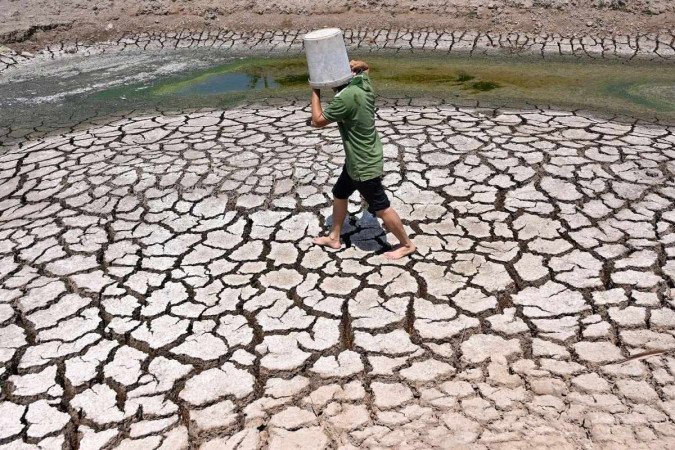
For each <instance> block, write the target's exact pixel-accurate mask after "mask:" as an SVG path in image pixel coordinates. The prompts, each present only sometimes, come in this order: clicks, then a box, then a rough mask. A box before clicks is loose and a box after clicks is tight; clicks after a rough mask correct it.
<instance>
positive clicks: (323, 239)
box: [312, 236, 342, 250]
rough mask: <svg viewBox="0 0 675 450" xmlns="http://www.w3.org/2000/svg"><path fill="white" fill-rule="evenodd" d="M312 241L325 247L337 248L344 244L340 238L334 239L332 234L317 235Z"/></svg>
mask: <svg viewBox="0 0 675 450" xmlns="http://www.w3.org/2000/svg"><path fill="white" fill-rule="evenodd" d="M312 242H314V243H315V244H316V245H321V246H323V247H330V248H334V249H336V250H337V249H338V248H340V246H341V245H342V244H341V243H340V239H333V238H332V237H330V236H319V237H315V238H314V240H313V241H312Z"/></svg>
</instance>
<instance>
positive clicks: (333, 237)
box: [314, 168, 355, 249]
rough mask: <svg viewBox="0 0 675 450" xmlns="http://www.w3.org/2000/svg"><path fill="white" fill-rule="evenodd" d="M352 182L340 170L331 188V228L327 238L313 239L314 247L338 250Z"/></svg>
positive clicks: (344, 172) (345, 171) (343, 171)
mask: <svg viewBox="0 0 675 450" xmlns="http://www.w3.org/2000/svg"><path fill="white" fill-rule="evenodd" d="M354 190H355V187H354V182H353V181H352V179H351V178H349V175H348V174H347V170H345V169H344V168H343V169H342V173H341V174H340V176H339V177H338V180H337V182H336V183H335V186H334V187H333V227H332V228H331V230H330V233H329V234H328V236H320V237H316V238H314V243H315V244H316V245H323V246H326V247H330V248H335V249H337V248H340V245H342V243H341V242H340V235H341V234H342V224H343V223H344V222H345V219H346V218H347V212H348V211H347V207H348V205H349V196H350V195H352V194H353V193H354Z"/></svg>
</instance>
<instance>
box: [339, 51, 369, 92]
mask: <svg viewBox="0 0 675 450" xmlns="http://www.w3.org/2000/svg"><path fill="white" fill-rule="evenodd" d="M349 68H350V69H351V70H352V75H354V76H356V75H360V74H362V73H368V70H370V67H369V66H368V63H367V62H365V61H357V60H354V59H352V60H351V61H349ZM347 86H349V83H346V84H343V85H342V86H338V87H335V88H333V91H334V92H336V93H337V92H340V91H341V90H343V89H344V88H346V87H347Z"/></svg>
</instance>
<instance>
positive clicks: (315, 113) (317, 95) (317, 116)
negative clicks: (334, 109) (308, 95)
mask: <svg viewBox="0 0 675 450" xmlns="http://www.w3.org/2000/svg"><path fill="white" fill-rule="evenodd" d="M329 123H330V121H328V120H326V118H325V117H324V116H323V109H322V108H321V91H320V90H319V89H312V126H313V127H316V128H323V127H325V126H326V125H328V124H329Z"/></svg>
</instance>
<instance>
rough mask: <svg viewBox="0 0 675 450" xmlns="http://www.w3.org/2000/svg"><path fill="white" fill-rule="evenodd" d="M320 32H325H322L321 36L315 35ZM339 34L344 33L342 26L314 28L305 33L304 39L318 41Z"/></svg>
mask: <svg viewBox="0 0 675 450" xmlns="http://www.w3.org/2000/svg"><path fill="white" fill-rule="evenodd" d="M319 32H323V34H321V35H320V36H313V35H314V34H315V33H317V34H318V33H319ZM338 34H342V30H341V29H340V28H319V29H318V30H313V31H310V32H309V33H307V34H305V36H304V37H303V40H305V41H318V40H320V39H326V38H329V37H333V36H337V35H338Z"/></svg>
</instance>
